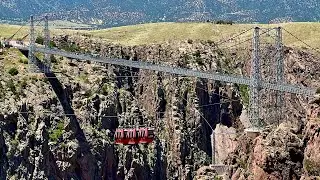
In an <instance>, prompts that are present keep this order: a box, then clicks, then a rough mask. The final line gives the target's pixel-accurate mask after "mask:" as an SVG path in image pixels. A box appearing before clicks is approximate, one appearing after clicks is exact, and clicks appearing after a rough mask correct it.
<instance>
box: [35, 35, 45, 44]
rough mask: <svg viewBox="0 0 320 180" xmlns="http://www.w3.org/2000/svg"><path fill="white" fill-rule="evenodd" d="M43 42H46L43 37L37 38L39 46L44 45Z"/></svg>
mask: <svg viewBox="0 0 320 180" xmlns="http://www.w3.org/2000/svg"><path fill="white" fill-rule="evenodd" d="M43 42H44V38H43V36H38V37H37V38H36V43H37V44H43Z"/></svg>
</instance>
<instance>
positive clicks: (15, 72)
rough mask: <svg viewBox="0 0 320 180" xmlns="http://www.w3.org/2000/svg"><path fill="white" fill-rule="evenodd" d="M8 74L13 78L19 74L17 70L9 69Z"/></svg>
mask: <svg viewBox="0 0 320 180" xmlns="http://www.w3.org/2000/svg"><path fill="white" fill-rule="evenodd" d="M8 73H9V74H10V75H11V76H15V75H17V74H19V71H18V69H16V68H11V69H9V71H8Z"/></svg>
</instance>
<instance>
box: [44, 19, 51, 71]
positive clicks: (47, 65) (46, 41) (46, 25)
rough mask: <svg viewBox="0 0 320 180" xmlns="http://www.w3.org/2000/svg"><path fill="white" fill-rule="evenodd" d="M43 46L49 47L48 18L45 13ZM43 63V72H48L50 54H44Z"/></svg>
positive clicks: (49, 68)
mask: <svg viewBox="0 0 320 180" xmlns="http://www.w3.org/2000/svg"><path fill="white" fill-rule="evenodd" d="M44 20H45V21H44V41H43V43H44V47H45V48H46V49H47V48H50V30H49V18H48V16H47V15H46V16H45V18H44ZM44 64H45V65H46V67H45V68H44V69H43V71H44V73H49V72H50V70H51V60H50V55H49V54H45V55H44Z"/></svg>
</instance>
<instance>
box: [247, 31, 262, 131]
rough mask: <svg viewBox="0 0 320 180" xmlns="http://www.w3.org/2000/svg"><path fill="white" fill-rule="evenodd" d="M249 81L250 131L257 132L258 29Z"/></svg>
mask: <svg viewBox="0 0 320 180" xmlns="http://www.w3.org/2000/svg"><path fill="white" fill-rule="evenodd" d="M251 79H252V84H251V86H250V107H249V108H250V111H249V113H250V114H249V119H250V123H251V125H252V130H255V131H256V130H259V129H260V128H262V121H261V119H260V112H259V111H260V109H259V108H260V98H259V92H260V89H261V71H260V28H259V27H256V28H255V29H254V35H253V59H252V62H251Z"/></svg>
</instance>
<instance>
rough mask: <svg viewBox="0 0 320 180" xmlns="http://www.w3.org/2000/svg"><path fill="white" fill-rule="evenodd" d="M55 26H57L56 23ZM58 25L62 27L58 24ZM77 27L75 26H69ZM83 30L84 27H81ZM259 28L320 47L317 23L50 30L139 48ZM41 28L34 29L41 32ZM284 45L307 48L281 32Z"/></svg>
mask: <svg viewBox="0 0 320 180" xmlns="http://www.w3.org/2000/svg"><path fill="white" fill-rule="evenodd" d="M55 24H58V23H55ZM60 24H63V22H61V23H60ZM70 24H71V25H73V26H76V25H77V26H76V27H78V26H79V25H78V24H72V23H70ZM82 26H84V27H86V26H85V25H82ZM255 26H259V27H264V28H272V27H278V26H280V27H283V28H285V29H286V30H288V31H289V32H291V33H293V34H294V35H295V36H297V37H298V38H300V39H302V40H303V41H304V42H306V43H307V44H309V45H311V46H312V47H314V48H318V49H319V48H320V30H319V29H320V23H311V22H310V23H302V22H299V23H281V24H271V25H267V24H234V25H214V24H211V23H170V22H167V23H151V24H140V25H132V26H122V27H115V28H108V29H103V30H94V31H84V30H78V31H73V30H59V29H51V31H52V33H53V35H58V34H64V33H68V34H70V35H72V34H87V35H91V36H93V37H95V38H100V39H103V40H104V41H107V42H112V43H118V44H122V45H142V44H152V43H156V44H157V43H163V42H166V41H172V40H174V41H181V40H189V39H191V40H213V41H220V40H222V39H228V38H230V37H232V36H233V35H236V34H238V33H240V32H242V31H244V30H247V29H249V28H252V27H255ZM19 28H20V26H15V25H7V24H3V25H0V37H10V36H11V35H12V34H14V33H15V32H16V31H17V30H18V29H19ZM41 31H42V27H38V28H37V32H38V33H40V32H41ZM27 33H28V29H27V28H23V29H22V31H21V32H19V33H18V34H17V37H22V36H24V35H25V34H27ZM251 36H252V31H251V32H248V33H246V34H245V35H244V36H242V38H250V37H251ZM283 42H284V44H285V45H286V46H291V47H299V48H306V45H305V44H303V43H301V42H300V41H299V40H297V39H295V38H294V37H292V36H290V35H289V34H288V33H286V32H283Z"/></svg>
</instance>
